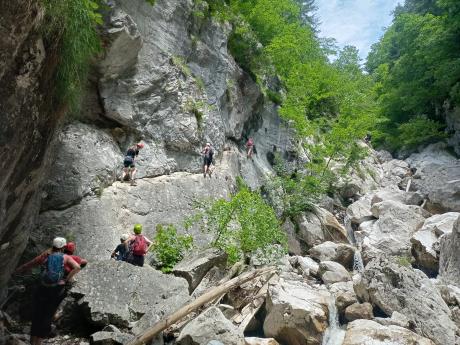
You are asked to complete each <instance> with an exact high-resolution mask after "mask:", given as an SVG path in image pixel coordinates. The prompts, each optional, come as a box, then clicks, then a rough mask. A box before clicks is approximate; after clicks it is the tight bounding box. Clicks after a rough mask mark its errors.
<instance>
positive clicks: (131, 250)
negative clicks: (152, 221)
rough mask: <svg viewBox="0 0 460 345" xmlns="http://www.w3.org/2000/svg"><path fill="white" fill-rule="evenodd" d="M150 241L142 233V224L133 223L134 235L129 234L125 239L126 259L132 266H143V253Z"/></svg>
mask: <svg viewBox="0 0 460 345" xmlns="http://www.w3.org/2000/svg"><path fill="white" fill-rule="evenodd" d="M152 243H153V242H152V241H150V240H149V239H148V238H147V237H145V236H144V235H142V225H141V224H136V225H134V235H132V236H130V237H129V238H128V240H127V246H128V256H127V258H126V261H127V262H129V263H130V264H132V265H134V266H140V267H143V266H144V258H145V254H147V252H148V251H149V249H150V246H151V245H152Z"/></svg>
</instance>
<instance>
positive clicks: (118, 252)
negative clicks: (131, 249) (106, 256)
mask: <svg viewBox="0 0 460 345" xmlns="http://www.w3.org/2000/svg"><path fill="white" fill-rule="evenodd" d="M128 238H129V235H128V234H123V235H121V236H120V242H121V243H120V244H119V245H118V246H117V247H116V248H115V250H114V251H113V252H112V255H111V256H110V257H111V258H115V260H117V261H126V255H127V253H128V247H127V243H126V240H127V239H128Z"/></svg>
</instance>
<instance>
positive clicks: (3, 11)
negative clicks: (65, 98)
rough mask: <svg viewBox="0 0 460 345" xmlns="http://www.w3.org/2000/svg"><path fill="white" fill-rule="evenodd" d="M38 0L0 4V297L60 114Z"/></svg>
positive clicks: (32, 211)
mask: <svg viewBox="0 0 460 345" xmlns="http://www.w3.org/2000/svg"><path fill="white" fill-rule="evenodd" d="M40 4H41V2H40V1H38V0H18V1H2V2H1V3H0V21H1V23H2V24H1V32H2V34H1V35H0V109H1V112H0V121H1V126H0V147H1V150H0V158H1V159H0V162H1V163H0V177H1V178H0V190H1V191H2V192H1V193H0V261H1V262H2V270H1V272H0V296H1V295H2V294H3V288H4V286H5V284H6V282H7V280H8V279H9V276H10V273H11V271H12V270H13V269H14V267H15V266H16V264H17V262H18V260H19V256H20V255H21V253H22V251H23V250H24V247H25V246H26V244H27V240H28V237H29V232H30V229H31V228H32V227H33V224H34V222H35V220H36V217H37V214H38V210H39V207H40V195H39V193H40V187H41V183H42V180H43V177H44V176H45V175H46V173H47V172H48V168H49V163H50V162H49V156H48V151H49V150H48V148H49V144H50V141H51V138H52V136H53V134H54V130H55V127H56V125H57V121H58V118H59V116H58V114H57V112H58V110H57V109H50V108H51V106H50V105H51V104H52V101H51V99H50V97H47V96H45V95H46V92H47V91H48V90H49V87H50V86H49V85H47V82H49V76H51V75H52V74H53V69H54V67H55V66H54V65H52V64H50V63H49V62H50V59H51V57H50V55H49V54H47V52H46V49H45V47H44V44H43V41H42V39H41V37H40V30H41V27H40V26H41V24H42V23H41V19H42V18H43V16H42V9H41V8H40Z"/></svg>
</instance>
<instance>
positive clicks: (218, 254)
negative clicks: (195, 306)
mask: <svg viewBox="0 0 460 345" xmlns="http://www.w3.org/2000/svg"><path fill="white" fill-rule="evenodd" d="M226 263H227V254H226V253H225V252H222V251H220V250H218V249H215V248H209V249H205V250H201V251H200V250H199V251H197V252H196V253H194V254H193V255H188V256H186V257H185V258H184V259H182V260H181V261H180V262H179V263H177V264H176V265H175V266H174V268H173V271H172V273H173V274H174V275H175V276H177V277H182V278H185V279H186V280H187V282H188V284H189V291H190V293H192V292H193V291H194V290H195V288H196V287H197V286H198V285H199V284H200V282H201V280H202V279H203V277H204V276H205V275H206V273H208V271H209V270H210V269H211V268H212V267H214V266H218V267H221V268H224V267H225V265H226Z"/></svg>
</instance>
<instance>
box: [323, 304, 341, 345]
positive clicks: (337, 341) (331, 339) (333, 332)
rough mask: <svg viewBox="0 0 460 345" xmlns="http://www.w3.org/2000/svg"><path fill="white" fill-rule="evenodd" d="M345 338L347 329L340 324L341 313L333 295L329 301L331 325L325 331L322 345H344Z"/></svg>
mask: <svg viewBox="0 0 460 345" xmlns="http://www.w3.org/2000/svg"><path fill="white" fill-rule="evenodd" d="M344 338H345V330H344V329H343V328H342V327H341V326H340V323H339V313H338V312H337V307H336V305H335V298H334V297H333V296H332V297H331V300H330V301H329V327H328V328H327V329H326V331H325V332H324V337H323V342H322V345H342V344H343V339H344Z"/></svg>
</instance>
